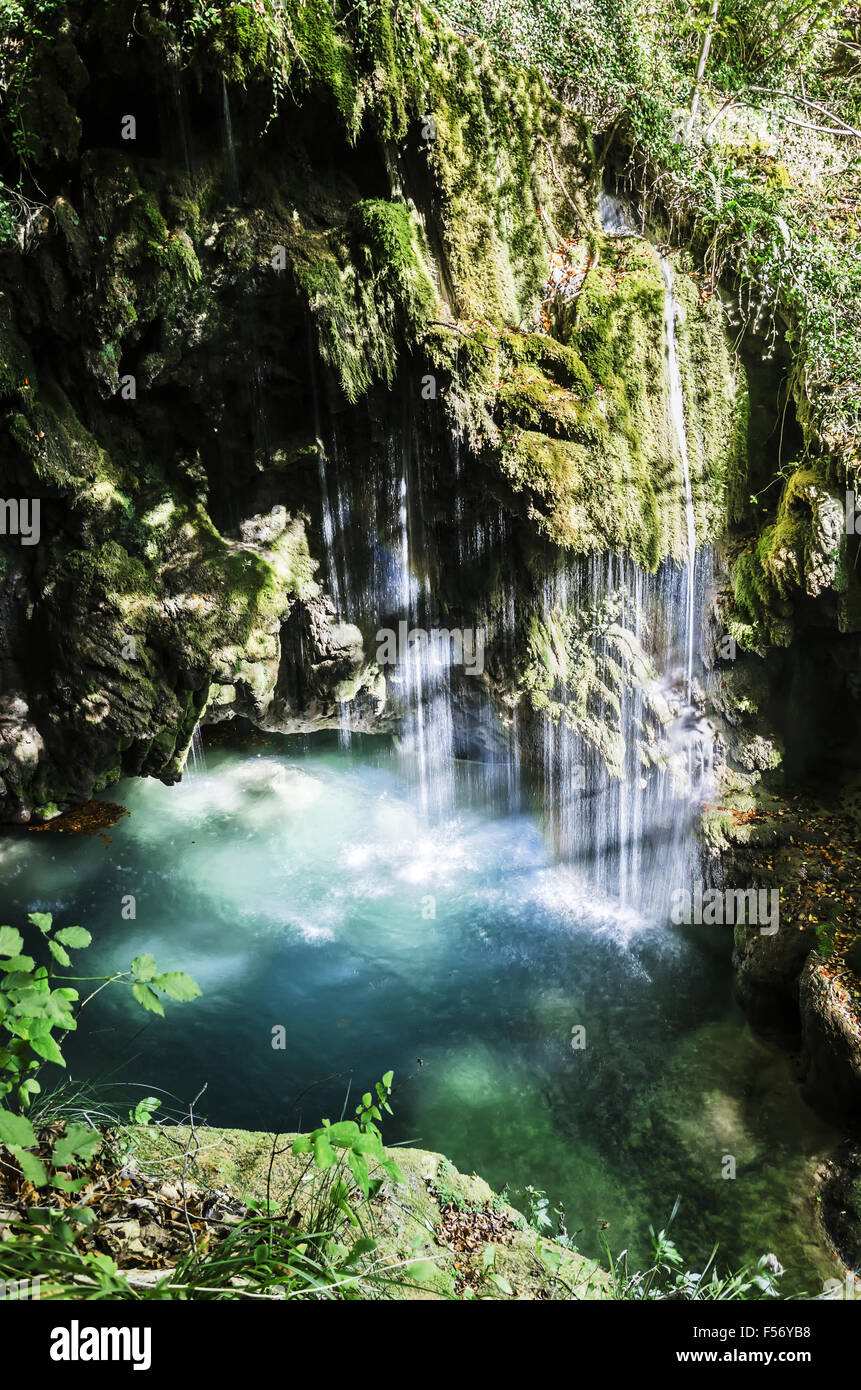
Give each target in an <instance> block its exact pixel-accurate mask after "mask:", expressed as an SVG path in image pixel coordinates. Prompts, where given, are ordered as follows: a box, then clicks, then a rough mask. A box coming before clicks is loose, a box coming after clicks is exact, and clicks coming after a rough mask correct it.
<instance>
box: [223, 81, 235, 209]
mask: <svg viewBox="0 0 861 1390" xmlns="http://www.w3.org/2000/svg"><path fill="white" fill-rule="evenodd" d="M221 114H222V120H223V123H224V152H225V155H226V156H227V172H228V177H229V182H230V192H231V194H232V196H233V198H234V199H235V200H236V202H238V201H239V166H238V164H237V162H236V146H235V145H234V143H233V120H232V118H231V115H230V97H229V96H228V93H227V83H226V81H225V80H224V79H223V78H222V82H221Z"/></svg>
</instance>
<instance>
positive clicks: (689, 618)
mask: <svg viewBox="0 0 861 1390" xmlns="http://www.w3.org/2000/svg"><path fill="white" fill-rule="evenodd" d="M660 260H661V274H662V275H663V278H664V284H665V285H666V293H665V295H664V335H665V342H666V349H667V377H668V384H669V391H670V419H671V422H672V426H673V433H674V435H675V438H676V443H677V445H678V450H679V458H680V459H681V464H682V471H683V473H684V479H685V524H686V529H687V566H686V568H687V604H686V618H685V655H686V664H685V694H686V697H687V702H688V704H689V705H690V704H691V700H692V695H693V672H694V618H695V614H694V589H695V574H694V572H695V568H696V552H697V535H696V523H695V518H694V496H693V489H692V487H691V464H690V456H689V454H688V434H687V427H686V425H685V397H684V391H683V389H682V373H681V369H680V367H679V354H678V345H677V340H676V316H677V312H678V311H677V308H676V300H675V295H674V293H673V271H672V267H671V265H670V263H669V261H668V260H667V257H666V256H661V258H660Z"/></svg>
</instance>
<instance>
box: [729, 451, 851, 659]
mask: <svg viewBox="0 0 861 1390" xmlns="http://www.w3.org/2000/svg"><path fill="white" fill-rule="evenodd" d="M790 468H791V465H790ZM845 547H846V539H845V533H844V516H843V500H842V499H841V498H840V497H839V496H838V495H837V494H836V493H835V492H834V491H832V489H831V488H830V487H829V486H828V485H827V484H826V482H825V481H824V479H823V476H822V473H821V471H820V470H819V469H818V468H816V467H806V468H797V469H795V471H793V472H791V473H790V475H789V477H788V479H787V481H786V483H785V484H784V487H783V490H782V493H781V497H780V502H779V505H778V509H777V516H776V518H775V520H774V521H773V522H772V523H771V524H770V525H769V526H766V527H765V529H764V530H763V531H762V532H761V533H760V535H759V536H757V537H754V538H752V539H750V540H748V541H747V542H746V543H744V544H743V545H742V546H741V547H740V548H739V550H738V551H737V552H736V553H735V555H734V556H733V557H732V562H731V573H732V586H733V597H734V600H735V605H736V610H737V617H736V626H735V629H733V628H732V624H730V628H731V635H733V636H736V638H737V640H739V641H741V643H742V645H743V646H746V647H747V648H748V649H750V650H755V651H763V650H764V649H765V648H766V647H768V646H770V645H775V646H786V645H788V643H789V642H790V640H791V637H792V631H793V626H792V615H793V610H794V601H795V599H796V598H797V597H798V596H799V595H801V594H807V595H808V596H809V597H811V598H815V597H817V596H818V595H819V594H821V593H822V592H823V591H825V590H827V589H832V590H834V591H835V592H836V593H838V594H844V593H846V591H847V590H848V589H849V578H848V573H847V565H846V560H845ZM731 617H732V615H731Z"/></svg>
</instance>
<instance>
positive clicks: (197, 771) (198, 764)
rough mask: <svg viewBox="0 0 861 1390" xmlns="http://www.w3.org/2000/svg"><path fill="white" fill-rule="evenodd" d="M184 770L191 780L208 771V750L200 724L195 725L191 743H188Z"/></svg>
mask: <svg viewBox="0 0 861 1390" xmlns="http://www.w3.org/2000/svg"><path fill="white" fill-rule="evenodd" d="M183 770H184V772H185V774H186V775H187V776H188V778H189V781H193V780H194V778H195V777H202V776H203V775H204V773H205V772H206V752H205V750H204V747H203V739H202V737H201V733H200V725H199V724H195V726H194V733H193V734H192V736H191V743H190V744H189V745H188V753H187V754H186V759H185V768H184V769H183Z"/></svg>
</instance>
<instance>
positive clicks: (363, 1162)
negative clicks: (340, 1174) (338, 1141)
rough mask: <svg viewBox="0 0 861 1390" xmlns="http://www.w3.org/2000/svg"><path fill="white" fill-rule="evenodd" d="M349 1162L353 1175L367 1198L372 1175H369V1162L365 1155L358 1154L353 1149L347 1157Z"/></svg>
mask: <svg viewBox="0 0 861 1390" xmlns="http://www.w3.org/2000/svg"><path fill="white" fill-rule="evenodd" d="M347 1161H348V1163H349V1165H350V1171H351V1173H352V1174H353V1177H354V1178H355V1179H356V1182H357V1183H358V1185H359V1187H360V1188H361V1189H362V1192H363V1193H364V1195H365V1196H366V1197H367V1195H368V1187H369V1184H370V1175H369V1173H368V1160H367V1159H366V1158H365V1155H364V1154H359V1153H356V1152H355V1150H353V1149H351V1150H350V1152H349V1154H348V1155H347Z"/></svg>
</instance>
